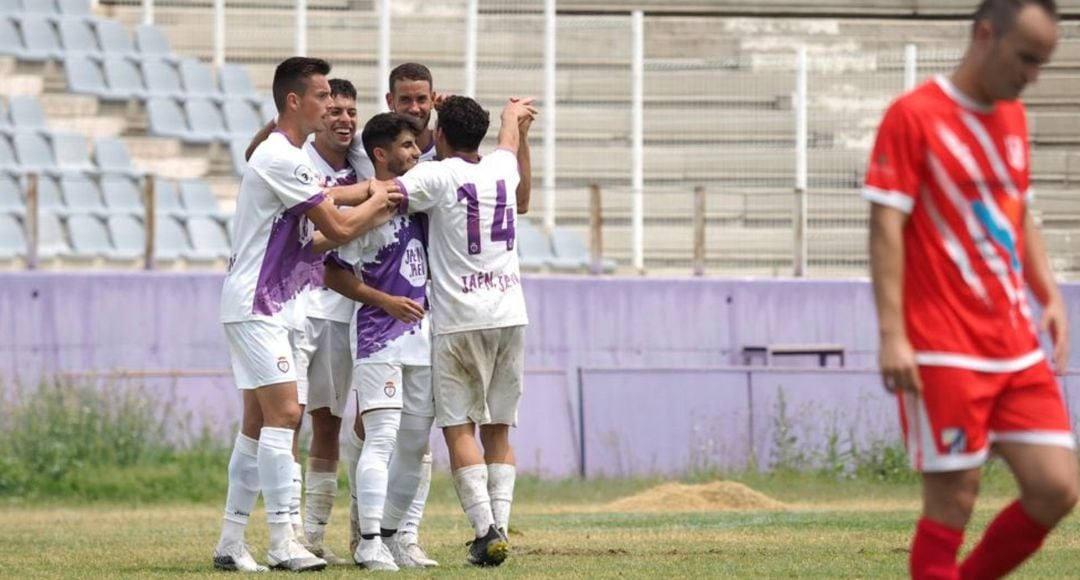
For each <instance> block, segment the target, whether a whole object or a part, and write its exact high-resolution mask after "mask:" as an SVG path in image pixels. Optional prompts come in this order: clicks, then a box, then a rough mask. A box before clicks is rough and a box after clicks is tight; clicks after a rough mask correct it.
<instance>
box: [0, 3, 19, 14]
mask: <svg viewBox="0 0 1080 580" xmlns="http://www.w3.org/2000/svg"><path fill="white" fill-rule="evenodd" d="M21 12H22V2H21V0H0V16H6V15H9V14H19V13H21Z"/></svg>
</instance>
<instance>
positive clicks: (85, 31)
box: [56, 18, 101, 59]
mask: <svg viewBox="0 0 1080 580" xmlns="http://www.w3.org/2000/svg"><path fill="white" fill-rule="evenodd" d="M56 26H57V30H58V31H59V33H60V45H61V46H63V48H64V53H65V54H66V56H67V57H68V58H70V57H71V56H72V55H82V56H88V57H91V58H95V59H100V58H101V47H100V46H98V39H97V33H96V32H95V31H94V26H93V24H92V23H91V22H90V21H89V20H84V19H82V18H62V19H60V21H59V22H58V23H57V25H56Z"/></svg>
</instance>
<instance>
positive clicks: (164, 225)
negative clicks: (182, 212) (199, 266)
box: [154, 215, 205, 262]
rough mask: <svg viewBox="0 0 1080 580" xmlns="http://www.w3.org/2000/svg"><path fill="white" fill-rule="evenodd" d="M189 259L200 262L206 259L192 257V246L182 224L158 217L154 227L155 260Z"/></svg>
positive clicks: (164, 217)
mask: <svg viewBox="0 0 1080 580" xmlns="http://www.w3.org/2000/svg"><path fill="white" fill-rule="evenodd" d="M188 257H191V258H192V259H195V260H200V261H201V260H203V259H205V258H204V257H203V256H201V255H199V256H194V257H193V256H191V244H190V243H189V242H188V239H187V232H185V231H184V227H183V226H181V225H180V222H178V221H176V219H175V218H172V217H169V216H165V215H159V216H157V218H156V220H155V225H154V258H155V259H158V260H162V261H165V262H174V261H177V260H180V259H182V258H188Z"/></svg>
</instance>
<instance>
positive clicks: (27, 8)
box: [22, 0, 60, 18]
mask: <svg viewBox="0 0 1080 580" xmlns="http://www.w3.org/2000/svg"><path fill="white" fill-rule="evenodd" d="M22 11H23V12H24V13H26V14H32V15H34V16H51V17H54V18H55V17H57V16H59V15H60V9H59V8H58V7H57V6H56V1H55V0H22Z"/></svg>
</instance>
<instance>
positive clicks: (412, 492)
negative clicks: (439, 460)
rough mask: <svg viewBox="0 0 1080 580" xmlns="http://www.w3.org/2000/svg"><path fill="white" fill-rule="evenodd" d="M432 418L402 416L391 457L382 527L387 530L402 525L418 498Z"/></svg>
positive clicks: (395, 528)
mask: <svg viewBox="0 0 1080 580" xmlns="http://www.w3.org/2000/svg"><path fill="white" fill-rule="evenodd" d="M433 421H434V418H432V417H417V416H415V415H408V414H403V415H402V416H401V428H400V429H399V430H398V435H397V447H396V448H395V449H394V457H393V459H391V460H390V478H389V486H388V487H387V489H386V509H384V510H383V519H382V527H383V528H385V529H388V530H397V529H398V528H400V527H401V521H402V518H404V517H405V512H406V511H407V510H408V509H409V507H410V506H411V505H412V503H413V499H414V498H415V497H416V491H417V489H418V488H419V487H420V480H421V476H422V473H421V472H422V470H423V467H424V464H423V460H424V452H425V451H426V450H427V446H428V438H429V437H430V436H431V424H432V422H433Z"/></svg>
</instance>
